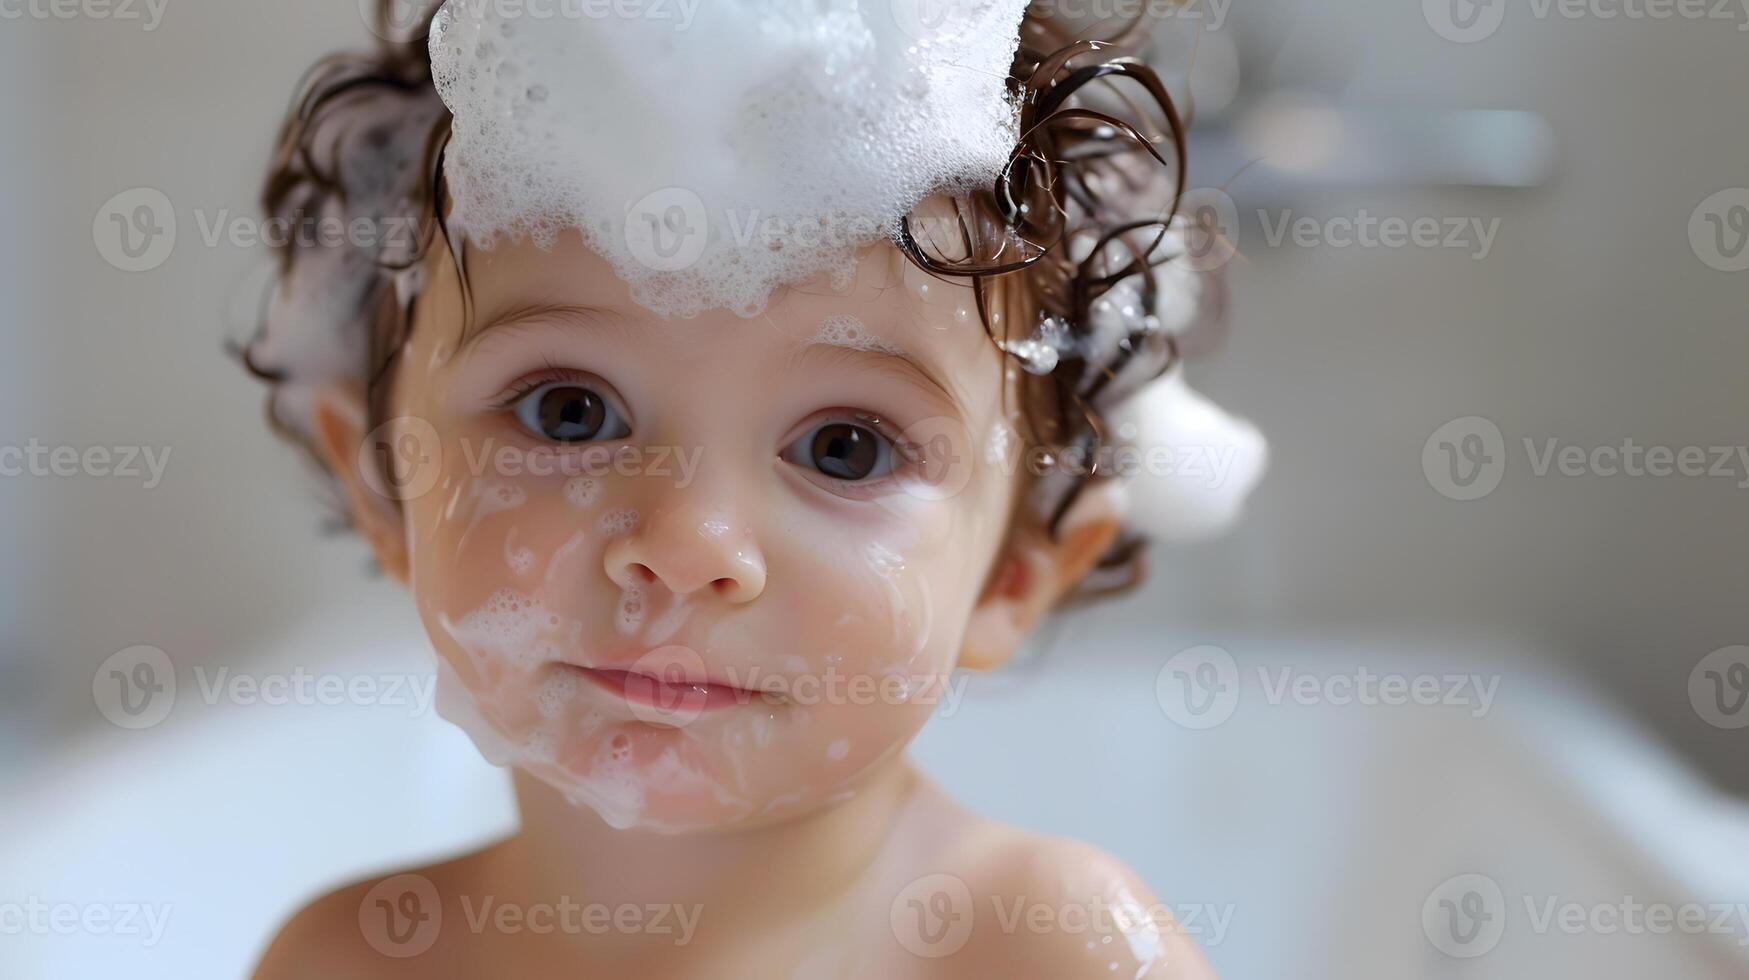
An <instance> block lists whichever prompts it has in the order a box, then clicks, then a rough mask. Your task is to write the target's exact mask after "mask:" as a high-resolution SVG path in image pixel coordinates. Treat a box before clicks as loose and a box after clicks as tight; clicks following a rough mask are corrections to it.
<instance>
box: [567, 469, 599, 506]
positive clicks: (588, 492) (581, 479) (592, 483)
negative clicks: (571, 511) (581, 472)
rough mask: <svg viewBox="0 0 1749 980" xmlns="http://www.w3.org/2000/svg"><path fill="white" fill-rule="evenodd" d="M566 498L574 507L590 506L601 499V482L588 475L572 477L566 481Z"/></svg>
mask: <svg viewBox="0 0 1749 980" xmlns="http://www.w3.org/2000/svg"><path fill="white" fill-rule="evenodd" d="M565 499H566V500H568V501H570V502H571V506H573V507H589V506H592V505H594V503H595V502H596V501H597V500H600V499H601V482H600V481H599V480H595V479H591V478H590V477H587V476H578V477H572V478H571V479H570V480H567V481H566V482H565Z"/></svg>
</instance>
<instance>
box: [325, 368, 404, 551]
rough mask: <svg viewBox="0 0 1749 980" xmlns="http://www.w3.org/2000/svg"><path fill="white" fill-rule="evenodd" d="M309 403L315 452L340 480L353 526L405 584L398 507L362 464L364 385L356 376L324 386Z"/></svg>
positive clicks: (368, 460) (365, 458)
mask: <svg viewBox="0 0 1749 980" xmlns="http://www.w3.org/2000/svg"><path fill="white" fill-rule="evenodd" d="M312 407H313V409H314V411H313V412H312V422H313V423H314V424H313V426H312V428H313V430H314V436H315V450H316V454H317V455H318V456H320V457H321V459H322V462H323V463H325V464H326V465H327V467H328V472H330V473H332V474H333V475H334V479H335V480H336V481H338V482H339V484H340V489H341V492H342V493H344V494H345V496H346V509H347V511H348V512H349V513H350V514H351V516H352V526H353V528H354V529H355V530H357V531H358V533H359V535H360V536H362V537H363V538H364V540H365V543H366V544H369V545H370V550H371V552H372V553H373V554H374V555H375V556H376V561H377V565H378V566H379V567H380V568H382V570H383V572H384V573H385V574H387V575H388V576H390V577H391V578H393V579H395V580H396V581H398V582H400V583H401V584H402V585H405V584H407V581H408V576H407V536H406V531H405V530H404V529H403V526H402V523H401V508H400V506H399V505H398V504H397V503H396V501H395V500H393V499H391V498H390V497H388V496H387V495H385V494H384V493H382V492H379V491H378V490H377V489H375V488H376V487H380V486H383V482H382V480H381V479H380V478H376V476H375V474H366V473H365V472H364V471H363V469H362V467H364V466H367V465H373V463H374V460H373V458H372V457H371V455H370V454H369V453H368V452H364V451H362V449H363V447H364V440H365V436H366V433H365V431H364V427H365V420H366V419H367V418H368V417H369V415H368V413H367V412H366V408H365V393H364V386H363V385H361V384H359V383H357V382H355V381H338V382H334V383H332V384H329V385H326V386H324V387H322V388H321V389H319V390H318V391H317V392H316V395H315V400H314V405H313V406H312Z"/></svg>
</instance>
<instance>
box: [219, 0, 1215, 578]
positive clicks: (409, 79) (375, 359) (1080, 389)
mask: <svg viewBox="0 0 1749 980" xmlns="http://www.w3.org/2000/svg"><path fill="white" fill-rule="evenodd" d="M394 2H395V0H379V3H378V7H377V23H376V25H375V27H376V33H377V34H378V36H379V37H385V38H396V37H398V38H400V39H398V40H386V41H383V42H382V43H380V44H379V45H378V46H377V49H376V50H375V51H373V52H370V53H364V54H343V55H335V56H332V57H330V58H327V59H325V60H323V61H322V62H320V63H319V64H317V65H316V66H315V68H313V69H312V70H311V71H310V73H309V74H308V75H306V77H305V79H304V80H303V82H302V84H301V85H300V86H299V91H298V95H297V97H296V99H295V100H294V103H293V106H292V109H291V111H290V113H289V114H288V117H287V119H286V120H285V122H284V124H283V126H282V127H281V130H280V133H279V137H278V140H277V143H276V149H275V152H274V155H273V161H272V164H271V165H270V167H269V172H268V177H267V182H266V186H265V188H264V191H263V197H262V203H263V205H264V206H265V208H266V211H267V213H268V215H270V216H272V217H276V218H281V219H285V220H292V221H296V220H302V219H305V218H306V217H307V215H309V214H311V213H321V212H323V211H324V209H330V208H335V207H339V208H342V209H344V208H345V207H346V206H347V205H348V204H349V200H348V196H349V195H350V194H353V193H354V189H355V186H356V180H355V179H351V180H349V179H348V176H347V175H346V174H345V173H343V172H342V171H343V170H344V168H345V159H344V157H345V151H344V150H343V147H344V146H345V145H346V144H347V140H348V130H349V128H350V125H351V119H352V118H353V117H356V116H358V115H360V114H361V113H360V107H361V106H366V105H369V104H371V103H372V102H373V101H378V102H380V101H381V100H384V99H390V100H410V101H412V102H415V103H419V104H424V105H427V106H429V105H430V104H432V103H435V108H434V109H433V111H432V112H431V113H430V115H429V116H428V117H427V118H428V119H429V122H426V123H425V124H424V125H425V126H426V132H424V133H423V134H421V135H422V137H423V140H422V145H423V147H424V153H423V156H422V167H421V169H420V170H419V172H418V173H417V174H415V175H413V176H414V178H415V179H414V180H412V181H410V182H409V184H408V186H407V188H406V199H407V201H408V202H409V207H411V208H414V209H416V212H417V216H416V218H417V221H418V227H419V236H418V237H419V242H418V243H417V246H416V247H415V248H413V249H411V250H406V251H405V252H404V253H402V254H377V255H373V256H371V259H372V261H373V262H374V263H376V265H377V267H378V269H379V274H377V275H374V276H370V277H367V278H366V280H365V283H364V285H363V287H362V288H360V289H359V291H358V292H357V293H356V295H354V296H352V297H351V298H350V299H349V302H350V301H351V300H356V304H357V305H356V313H357V316H356V318H355V320H353V321H352V322H351V323H350V324H341V323H336V324H333V325H332V326H331V328H332V329H334V330H342V329H348V330H353V331H356V332H358V333H359V336H357V337H355V338H352V339H351V341H350V346H349V349H350V350H353V351H355V352H356V355H357V356H358V357H359V358H360V360H359V363H358V365H357V376H358V377H360V378H362V379H364V380H365V381H366V384H367V390H368V403H369V410H370V415H371V417H370V420H369V425H370V426H372V427H374V426H375V425H377V424H379V423H380V422H381V421H382V420H383V419H384V418H385V413H384V407H385V405H386V392H387V389H388V385H387V384H386V383H385V381H384V379H385V377H386V376H387V373H388V371H389V370H390V368H391V367H392V365H393V363H394V359H395V355H396V353H397V352H398V351H399V350H400V348H401V347H402V345H403V343H404V342H405V339H406V333H407V331H408V330H409V329H410V324H411V307H410V300H409V298H408V297H407V296H404V295H402V296H400V297H399V299H400V302H396V299H397V292H398V291H397V289H396V288H395V286H394V279H395V276H396V275H397V274H399V273H402V272H404V271H405V270H406V269H407V268H408V267H410V266H412V265H414V264H416V263H418V262H419V261H420V260H421V259H422V257H423V254H424V251H425V249H426V248H427V247H428V246H429V244H430V243H431V242H432V241H433V240H434V239H435V237H436V235H435V232H436V231H437V230H438V229H440V228H442V226H443V220H444V207H443V202H444V187H443V168H442V156H443V150H444V147H445V145H446V143H447V139H448V133H449V116H448V114H447V112H443V111H441V110H442V108H443V107H442V104H441V102H440V101H439V100H438V97H437V93H436V90H435V87H434V86H433V82H432V78H431V61H430V54H429V51H428V48H427V44H426V34H427V32H428V30H429V23H430V18H429V15H428V16H427V17H426V18H425V21H424V23H422V24H419V25H415V29H414V30H412V31H407V30H405V29H401V30H399V31H397V25H396V24H395V23H394V18H393V16H392V8H393V7H394ZM433 7H434V8H435V5H433ZM1104 27H1105V25H1096V26H1094V27H1093V28H1091V30H1088V29H1081V28H1077V27H1076V26H1075V25H1072V24H1069V23H1066V22H1064V21H1062V20H1060V19H1058V18H1056V17H1054V16H1053V15H1051V14H1049V13H1046V12H1041V11H1039V10H1037V9H1036V8H1035V9H1029V10H1028V12H1027V14H1026V16H1025V19H1024V21H1023V22H1022V25H1021V34H1020V46H1019V50H1018V51H1017V53H1016V55H1015V59H1014V63H1013V66H1012V69H1011V72H1010V75H1009V80H1008V83H1009V91H1010V94H1011V96H1012V97H1013V99H1014V101H1015V104H1016V105H1017V106H1018V108H1019V113H1020V118H1019V133H1020V138H1019V140H1018V142H1017V144H1016V146H1015V147H1014V150H1013V153H1012V155H1011V157H1010V160H1009V164H1008V166H1007V167H1006V168H1004V169H1003V171H1002V172H1001V174H1000V175H999V176H998V178H997V179H996V181H995V182H994V184H993V185H992V186H990V187H988V188H980V189H977V190H974V191H971V192H967V193H960V194H957V195H955V196H954V198H953V200H952V204H953V208H954V218H955V219H956V220H955V221H954V222H951V223H950V224H951V225H957V228H956V234H954V236H953V237H954V240H953V241H951V242H944V241H939V240H934V239H933V237H932V235H931V234H930V233H927V232H926V233H924V234H922V235H919V234H918V233H917V232H918V230H919V229H917V228H914V227H913V224H912V222H911V221H910V220H907V221H906V222H905V224H904V226H903V228H902V229H901V233H900V236H899V240H898V243H897V244H898V245H899V247H900V249H901V250H902V251H903V252H904V254H905V255H906V256H907V257H908V258H909V259H910V260H911V261H912V262H914V263H915V264H917V265H918V266H920V267H922V268H923V269H925V270H927V271H928V272H930V273H931V274H933V275H936V276H939V277H943V278H948V279H955V280H960V281H969V282H970V284H971V286H972V288H973V290H974V292H975V294H976V298H977V304H978V312H979V317H980V319H981V321H982V322H983V324H984V329H985V331H986V333H987V334H988V335H989V336H990V337H991V339H992V340H993V341H996V342H998V343H1012V342H1014V341H1018V340H1024V339H1026V338H1027V337H1029V336H1030V335H1031V334H1032V332H1033V330H1034V329H1035V327H1036V326H1037V324H1038V323H1039V322H1040V320H1041V319H1042V318H1046V317H1049V318H1053V319H1054V320H1055V321H1056V322H1057V323H1058V324H1059V325H1060V327H1061V328H1062V329H1065V330H1066V332H1067V337H1068V339H1069V341H1070V342H1069V343H1068V344H1067V345H1065V348H1066V349H1067V350H1068V351H1070V352H1071V353H1069V354H1067V355H1066V356H1063V357H1062V358H1061V359H1060V360H1059V361H1058V363H1057V364H1056V366H1055V367H1054V369H1051V370H1049V371H1048V372H1047V373H1042V374H1032V373H1022V374H1021V384H1020V391H1019V396H1020V400H1021V403H1022V404H1021V408H1022V417H1023V421H1024V423H1025V428H1026V430H1027V431H1025V432H1024V433H1023V434H1022V435H1023V438H1024V439H1025V440H1026V441H1027V442H1028V443H1029V444H1030V445H1031V446H1035V447H1045V448H1048V449H1051V450H1057V451H1061V450H1070V449H1072V450H1074V451H1075V452H1077V453H1078V454H1080V458H1082V459H1087V460H1096V459H1098V458H1099V453H1098V451H1099V450H1100V448H1101V447H1103V446H1104V445H1105V444H1106V443H1107V442H1108V439H1107V435H1106V426H1105V422H1104V413H1105V411H1107V410H1109V409H1110V408H1111V407H1113V406H1114V405H1116V404H1117V403H1119V402H1120V401H1121V400H1122V399H1123V398H1124V397H1125V396H1126V395H1127V394H1129V393H1130V392H1132V391H1134V389H1135V388H1136V387H1138V386H1139V385H1141V384H1145V383H1146V382H1148V381H1151V380H1153V379H1154V378H1155V377H1158V376H1159V375H1160V374H1161V373H1163V372H1164V371H1166V370H1168V369H1169V368H1170V367H1171V365H1172V364H1173V362H1174V361H1175V360H1176V358H1177V356H1178V351H1177V348H1176V345H1175V342H1174V339H1173V337H1172V336H1171V335H1170V334H1167V333H1163V332H1161V331H1158V330H1144V329H1143V328H1142V327H1141V326H1140V325H1139V324H1138V325H1137V326H1135V328H1134V329H1133V330H1132V331H1131V332H1130V335H1129V336H1127V337H1122V338H1117V340H1116V342H1115V343H1106V344H1103V345H1101V347H1100V349H1098V350H1093V349H1091V348H1092V345H1091V344H1089V343H1086V342H1085V341H1087V340H1088V339H1089V338H1090V337H1091V329H1092V328H1091V326H1090V324H1091V318H1090V311H1091V310H1092V308H1093V305H1094V304H1095V303H1096V302H1097V301H1098V300H1099V298H1100V297H1101V296H1102V295H1103V294H1105V293H1106V292H1107V291H1108V290H1109V289H1110V288H1111V287H1112V286H1113V285H1114V284H1115V283H1117V282H1119V281H1120V280H1124V279H1127V278H1130V277H1132V276H1137V275H1138V274H1140V279H1139V281H1140V283H1141V289H1142V298H1143V301H1144V304H1143V305H1144V308H1147V309H1151V308H1153V305H1154V302H1155V295H1154V276H1153V274H1152V266H1154V265H1157V264H1158V263H1159V262H1161V261H1164V260H1163V259H1159V258H1155V257H1154V256H1156V254H1157V252H1156V248H1155V246H1156V245H1157V244H1158V243H1159V242H1160V241H1161V240H1162V239H1163V237H1164V236H1165V235H1166V232H1167V229H1168V225H1169V223H1170V222H1171V220H1172V218H1173V215H1174V214H1175V211H1176V206H1177V202H1178V198H1179V197H1180V195H1181V194H1182V191H1183V184H1184V167H1183V163H1184V123H1183V120H1182V119H1181V117H1180V115H1179V113H1178V110H1177V108H1176V107H1175V105H1174V104H1173V101H1172V98H1171V96H1170V95H1168V93H1167V91H1166V88H1165V86H1164V84H1163V83H1162V82H1161V80H1160V78H1159V77H1158V75H1156V73H1155V72H1154V71H1153V70H1152V69H1151V68H1149V67H1148V65H1147V64H1146V63H1145V62H1144V60H1143V58H1142V55H1143V52H1144V48H1145V45H1146V42H1147V31H1146V24H1145V22H1144V21H1143V20H1140V19H1138V20H1135V21H1129V22H1125V23H1122V24H1119V25H1116V27H1115V29H1111V30H1105V31H1104V32H1103V34H1100V33H1099V32H1100V31H1101V30H1102V28H1104ZM378 115H379V116H380V115H381V114H380V113H379V114H378ZM416 115H417V114H413V115H412V116H407V117H406V118H415V117H416ZM402 124H403V125H406V124H407V123H405V122H403V123H402ZM378 138H380V134H379V137H378ZM934 227H938V225H937V224H936V223H932V224H931V228H934ZM1077 239H1081V240H1084V241H1085V242H1089V243H1091V247H1086V246H1085V245H1084V246H1083V247H1082V248H1079V249H1072V248H1071V247H1070V243H1071V241H1074V240H1077ZM1072 253H1079V254H1081V257H1080V258H1079V259H1077V258H1075V257H1073V254H1072ZM1113 255H1120V256H1122V257H1121V258H1119V259H1118V260H1116V261H1114V260H1113V259H1112V256H1113ZM279 260H280V271H281V274H282V277H286V276H290V275H291V274H292V273H293V272H294V271H295V270H296V269H297V268H298V264H299V263H300V262H301V261H304V260H305V256H304V255H303V254H302V253H301V252H300V250H299V248H298V247H297V246H296V245H287V246H286V247H284V248H283V249H282V250H281V252H280V254H279ZM464 278H465V275H464ZM464 286H465V284H464ZM329 328H330V325H328V324H323V323H309V322H303V323H296V324H281V323H275V322H274V318H273V317H272V315H271V314H270V315H269V317H268V318H267V319H266V320H265V321H264V322H263V323H262V324H261V327H260V329H259V330H258V332H257V333H256V335H255V337H254V338H253V339H252V340H250V341H249V342H248V343H246V344H244V345H242V346H241V348H240V350H239V351H238V354H239V356H240V358H241V360H242V362H243V364H244V365H245V366H246V367H247V368H248V369H249V370H250V371H251V372H252V373H254V374H255V375H256V376H258V377H260V378H261V379H263V380H264V381H266V382H267V383H268V384H269V386H270V388H271V389H273V394H271V395H270V398H269V402H268V417H269V420H270V423H271V424H272V425H273V427H274V428H275V430H276V431H278V432H280V433H281V434H283V435H285V436H287V437H288V438H290V439H292V440H293V441H294V442H297V443H299V444H300V445H302V446H303V447H304V448H305V450H306V451H309V450H310V449H311V447H310V444H309V442H308V438H309V436H308V433H307V432H305V431H303V430H302V428H301V427H300V426H299V425H296V424H292V423H291V421H290V420H288V419H287V418H286V412H285V410H284V408H283V406H282V404H281V402H280V401H279V400H278V399H277V398H276V397H274V395H277V394H278V393H279V391H280V389H281V388H282V387H283V386H286V385H287V384H288V383H295V382H296V381H297V379H296V378H295V377H294V376H293V374H294V372H293V371H292V370H290V369H288V368H287V367H286V366H285V365H284V364H283V363H277V362H276V358H275V357H274V356H273V355H272V354H271V353H270V348H275V347H277V346H280V345H282V344H283V340H282V339H281V338H278V337H277V333H278V332H281V331H288V330H296V331H311V330H323V329H329ZM275 340H280V341H281V344H274V343H272V342H273V341H275ZM1126 369H1128V370H1126ZM310 456H311V458H312V459H313V460H314V461H315V462H316V463H317V464H318V465H320V464H321V461H320V459H319V458H318V457H316V456H315V454H314V453H313V452H310ZM1105 478H1108V475H1107V474H1105V473H1102V472H1100V471H1099V470H1098V469H1097V468H1096V467H1095V468H1093V469H1091V470H1090V471H1086V470H1084V471H1078V472H1076V473H1074V474H1071V475H1069V476H1067V477H1063V478H1059V479H1057V481H1056V483H1055V484H1052V483H1051V479H1050V478H1045V479H1043V480H1035V481H1031V482H1029V484H1028V486H1027V487H1026V489H1027V491H1029V492H1030V494H1031V496H1032V497H1033V498H1034V499H1035V506H1036V507H1038V508H1039V509H1038V511H1037V512H1036V514H1035V516H1034V517H1033V518H1032V519H1035V520H1038V521H1040V522H1041V523H1042V525H1043V527H1044V528H1045V529H1046V530H1047V531H1048V532H1050V533H1052V534H1055V533H1057V531H1058V530H1059V529H1060V528H1059V526H1060V523H1061V521H1062V519H1063V516H1064V514H1065V513H1066V512H1067V511H1068V509H1069V507H1070V505H1071V504H1072V503H1073V502H1074V500H1075V499H1076V498H1077V496H1078V495H1079V494H1080V493H1081V492H1082V490H1083V489H1085V487H1086V486H1087V485H1088V483H1089V481H1091V480H1098V479H1105ZM1041 497H1042V499H1039V498H1041ZM1026 511H1027V507H1025V506H1022V507H1021V508H1019V512H1020V513H1017V518H1016V519H1017V520H1019V519H1023V514H1024V512H1026ZM1144 543H1145V542H1143V541H1142V540H1141V539H1139V538H1137V537H1134V536H1133V535H1127V534H1126V535H1123V536H1120V538H1119V540H1118V541H1117V542H1116V543H1115V544H1114V545H1113V547H1112V548H1111V549H1110V550H1109V551H1108V552H1107V553H1106V554H1105V555H1104V556H1103V557H1102V558H1101V560H1100V562H1099V564H1098V566H1097V568H1096V569H1095V571H1094V572H1093V573H1091V574H1090V575H1089V576H1088V577H1087V579H1086V580H1085V581H1084V582H1083V583H1081V586H1080V588H1079V589H1078V593H1077V594H1079V595H1089V594H1096V593H1103V592H1109V591H1115V590H1119V589H1123V588H1126V587H1128V586H1129V585H1132V584H1134V582H1136V581H1137V580H1139V578H1140V577H1141V574H1142V565H1141V559H1142V550H1141V545H1142V544H1144Z"/></svg>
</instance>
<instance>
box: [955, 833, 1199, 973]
mask: <svg viewBox="0 0 1749 980" xmlns="http://www.w3.org/2000/svg"><path fill="white" fill-rule="evenodd" d="M980 851H981V853H980V854H979V855H978V856H977V858H976V860H975V861H974V862H972V863H971V864H970V865H969V867H970V868H972V869H973V878H974V879H975V880H974V881H970V882H968V884H969V885H970V886H971V890H972V891H973V893H974V899H975V900H976V901H977V902H978V907H977V908H976V912H975V915H976V923H977V925H976V929H975V933H976V935H977V937H978V939H977V941H978V942H980V943H981V944H983V945H984V946H985V947H986V949H985V952H986V953H987V954H988V955H991V956H992V957H995V958H998V959H999V960H1000V961H1002V962H1004V963H1005V964H1007V966H1008V969H1007V971H1006V972H1004V973H1002V974H1001V975H1005V976H1013V977H1030V976H1037V977H1050V978H1058V980H1072V978H1078V977H1105V978H1109V977H1112V976H1121V977H1125V978H1131V977H1134V978H1138V980H1141V978H1146V980H1213V978H1214V971H1213V969H1212V968H1211V967H1210V966H1209V964H1208V960H1207V959H1206V958H1204V956H1203V954H1202V951H1201V950H1200V949H1198V948H1197V945H1196V942H1195V941H1194V940H1193V939H1192V938H1191V937H1190V936H1189V935H1187V934H1186V931H1185V930H1184V929H1183V928H1182V927H1181V925H1180V923H1179V922H1178V921H1177V919H1176V918H1175V917H1174V915H1173V913H1172V911H1171V909H1170V907H1169V906H1168V905H1166V904H1165V903H1164V902H1162V901H1161V900H1160V899H1159V898H1158V897H1157V896H1155V894H1154V893H1153V891H1152V890H1151V889H1150V888H1149V887H1148V886H1147V884H1145V883H1144V882H1143V881H1142V880H1141V877H1140V876H1139V875H1137V874H1136V873H1135V871H1134V870H1132V869H1131V868H1130V867H1129V866H1128V865H1126V864H1124V863H1123V862H1122V861H1119V860H1118V859H1117V858H1115V857H1113V856H1112V855H1110V854H1108V853H1106V852H1105V851H1103V850H1101V849H1099V848H1097V847H1095V846H1093V845H1092V844H1088V843H1085V842H1083V841H1078V840H1073V839H1070V838H1067V837H1053V836H1048V835H1044V834H1034V833H1029V832H1026V831H1022V830H1018V829H1015V828H1011V827H1003V828H1001V829H1000V830H998V831H996V832H994V833H993V834H991V835H990V837H989V839H988V844H987V845H986V846H984V847H981V848H980ZM993 943H999V944H1000V946H1001V950H1000V951H997V950H996V949H994V948H991V944H993Z"/></svg>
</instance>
